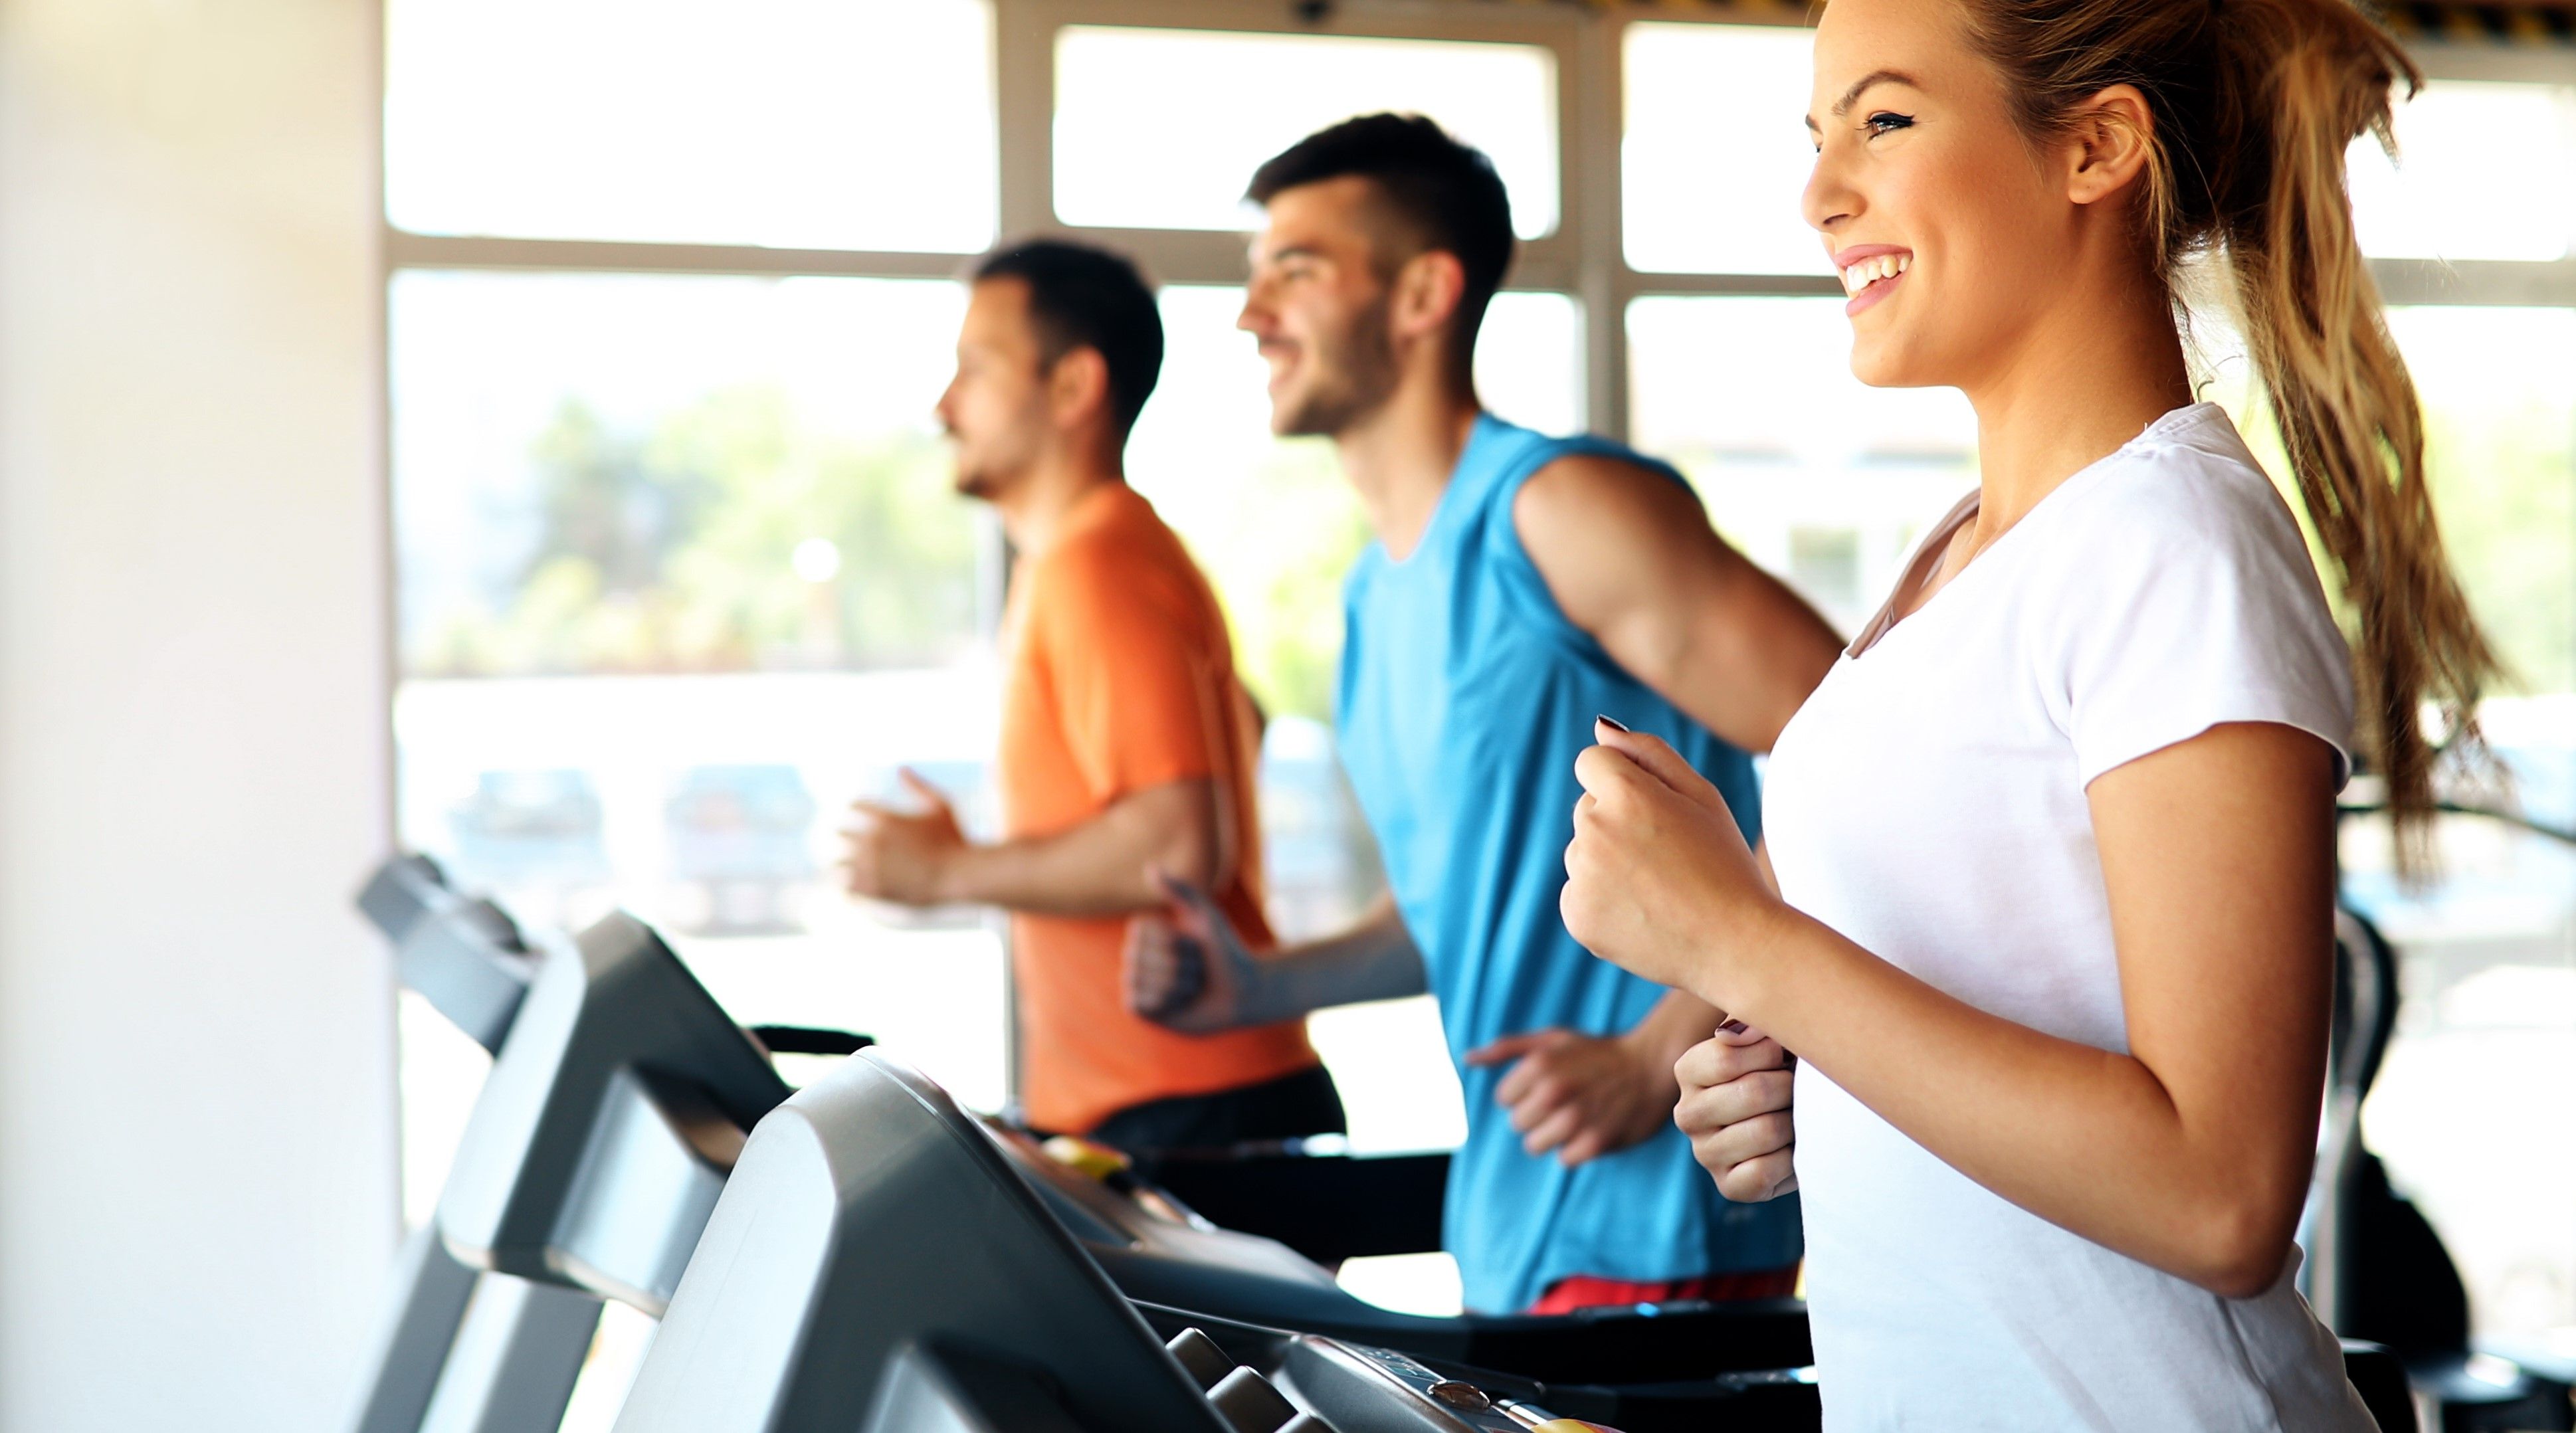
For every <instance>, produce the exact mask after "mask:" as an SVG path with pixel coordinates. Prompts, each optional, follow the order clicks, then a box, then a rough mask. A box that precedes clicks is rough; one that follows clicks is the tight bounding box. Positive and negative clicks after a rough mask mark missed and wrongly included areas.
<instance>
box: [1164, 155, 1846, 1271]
mask: <svg viewBox="0 0 2576 1433" xmlns="http://www.w3.org/2000/svg"><path fill="white" fill-rule="evenodd" d="M1250 197H1251V198H1252V199H1253V200H1254V201H1255V202H1258V203H1260V204H1262V205H1263V206H1264V207H1265V209H1266V211H1267V216H1268V224H1267V228H1266V230H1265V231H1264V232H1263V234H1262V235H1261V236H1260V238H1259V240H1258V242H1257V243H1256V244H1255V246H1254V249H1253V261H1252V278H1251V284H1250V287H1249V288H1248V290H1247V296H1246V300H1245V304H1244V310H1243V318H1242V324H1241V326H1242V327H1243V328H1245V329H1246V330H1248V331H1250V332H1251V333H1252V334H1253V335H1254V336H1255V338H1256V339H1257V340H1258V341H1259V344H1260V348H1261V352H1262V355H1263V357H1264V358H1265V359H1267V360H1268V362H1269V365H1270V398H1271V403H1272V426H1273V427H1274V428H1275V429H1276V430H1277V431H1279V432H1280V433H1283V434H1322V435H1327V436H1330V437H1331V438H1333V439H1334V440H1335V442H1336V444H1337V445H1338V447H1339V450H1340V455H1341V462H1342V467H1343V470H1344V472H1345V473H1346V474H1347V475H1348V477H1349V479H1350V481H1351V483H1352V485H1353V487H1354V488H1356V489H1357V491H1358V494H1359V498H1360V501H1361V505H1362V506H1363V508H1364V509H1365V510H1366V513H1367V516H1368V520H1369V523H1370V525H1371V526H1372V528H1373V529H1374V531H1375V534H1376V537H1377V541H1376V542H1375V543H1374V544H1372V545H1371V546H1370V547H1369V549H1368V550H1367V551H1366V552H1365V553H1364V554H1363V555H1362V556H1361V558H1360V560H1359V562H1358V564H1357V565H1356V566H1355V567H1354V568H1353V570H1352V572H1351V574H1350V578H1349V582H1348V586H1347V589H1346V596H1345V604H1346V612H1345V622H1346V626H1345V635H1344V641H1345V646H1344V650H1343V654H1342V670H1341V687H1340V693H1339V699H1338V704H1339V710H1338V727H1339V741H1340V745H1341V753H1342V760H1343V764H1344V766H1345V767H1346V769H1347V770H1348V772H1349V774H1350V777H1351V782H1352V786H1353V788H1354V789H1355V790H1356V791H1357V793H1358V795H1359V800H1360V805H1361V807H1362V809H1363V810H1364V811H1365V813H1366V815H1367V817H1368V821H1369V826H1370V829H1371V830H1372V832H1373V833H1374V834H1375V835H1376V837H1377V842H1378V846H1379V850H1380V853H1381V855H1382V856H1383V857H1384V860H1385V864H1386V869H1387V875H1388V878H1389V884H1390V886H1391V888H1392V889H1391V891H1390V896H1389V899H1388V900H1387V901H1386V902H1385V903H1383V905H1382V907H1381V909H1380V910H1378V911H1377V912H1374V913H1373V914H1372V916H1371V917H1370V918H1369V919H1367V920H1365V921H1364V922H1363V923H1362V924H1361V925H1360V926H1359V927H1358V928H1356V929H1354V930H1352V931H1350V932H1349V933H1347V934H1345V935H1343V936H1340V937H1338V938H1335V939H1332V940H1327V941H1322V942H1319V943H1315V944H1312V945H1306V946H1300V947H1293V948H1291V949H1289V950H1286V951H1281V952H1278V953H1275V954H1273V955H1268V956H1263V957H1253V956H1251V955H1249V954H1247V953H1246V952H1245V951H1244V949H1243V948H1242V946H1241V943H1240V942H1238V941H1236V940H1234V939H1233V938H1232V934H1231V932H1230V931H1228V930H1227V929H1225V927H1224V924H1223V921H1222V918H1221V917H1219V916H1217V915H1216V914H1215V912H1214V908H1213V907H1212V906H1211V905H1209V904H1208V903H1207V902H1206V901H1205V900H1204V898H1202V897H1199V896H1198V894H1197V893H1196V892H1192V891H1189V890H1187V889H1185V888H1179V887H1175V888H1174V896H1175V900H1174V906H1173V910H1172V913H1171V915H1170V917H1169V919H1168V920H1167V921H1161V922H1148V921H1138V922H1137V923H1136V924H1135V926H1134V927H1132V928H1131V936H1130V945H1129V950H1128V962H1127V966H1128V968H1127V977H1128V983H1129V999H1130V1001H1131V1003H1132V1004H1134V1005H1135V1006H1136V1008H1137V1009H1139V1010H1140V1011H1142V1012H1143V1013H1146V1014H1148V1015H1150V1016H1153V1017H1154V1018H1156V1019H1159V1020H1161V1021H1163V1022H1164V1023H1166V1024H1168V1025H1172V1026H1174V1027H1175V1028H1179V1029H1184V1030H1214V1029H1221V1028H1226V1027H1230V1026H1233V1025H1237V1024H1245V1023H1252V1022H1256V1021H1267V1020H1275V1019H1281V1018H1285V1017H1288V1016H1293V1015H1296V1014H1300V1013H1303V1012H1305V1011H1308V1010H1313V1009H1317V1008H1320V1007H1322V1006H1326V1005H1334V1004H1343V1003H1348V1002H1352V1001H1359V1000H1375V999H1385V998H1389V997H1393V996H1399V995H1407V994H1413V993H1417V992H1420V991H1422V990H1424V989H1428V990H1429V991H1430V992H1431V993H1432V994H1433V995H1434V996H1435V997H1436V998H1437V999H1438V1001H1439V1005H1440V1016H1441V1024H1442V1026H1443V1028H1444V1029H1445V1031H1446V1033H1447V1039H1448V1042H1449V1047H1450V1054H1451V1056H1452V1057H1453V1058H1454V1059H1455V1060H1456V1061H1457V1062H1458V1065H1459V1070H1460V1078H1461V1080H1462V1083H1463V1084H1464V1086H1465V1090H1466V1097H1467V1137H1466V1141H1465V1143H1464V1145H1463V1146H1462V1147H1461V1148H1460V1149H1459V1151H1458V1153H1457V1155H1456V1157H1455V1160H1454V1162H1453V1163H1452V1165H1451V1170H1450V1176H1449V1193H1448V1205H1447V1209H1446V1211H1445V1216H1444V1242H1445V1243H1446V1245H1447V1247H1448V1248H1449V1250H1450V1252H1451V1253H1452V1254H1454V1255H1455V1256H1456V1257H1457V1260H1458V1265H1459V1271H1460V1274H1461V1276H1462V1279H1463V1282H1464V1287H1465V1295H1466V1302H1467V1304H1468V1306H1469V1307H1470V1308H1477V1309H1485V1310H1493V1311H1509V1310H1518V1309H1540V1310H1547V1311H1554V1310H1561V1309H1564V1308H1569V1307H1574V1306H1579V1305H1581V1304H1586V1303H1634V1302H1659V1301H1663V1300H1668V1299H1676V1298H1727V1297H1762V1296H1770V1295H1781V1294H1786V1293H1788V1292H1789V1291H1790V1286H1791V1284H1792V1282H1793V1280H1794V1278H1795V1271H1796V1265H1797V1260H1798V1253H1799V1229H1798V1212H1797V1207H1796V1201H1795V1200H1791V1199H1783V1200H1777V1201H1773V1202H1771V1203H1768V1204H1758V1205H1752V1204H1748V1205H1737V1204H1729V1203H1728V1202H1727V1201H1726V1200H1725V1199H1724V1198H1723V1197H1722V1196H1721V1195H1719V1194H1718V1193H1717V1192H1716V1191H1715V1189H1714V1188H1713V1187H1712V1186H1711V1183H1710V1181H1709V1180H1708V1179H1707V1178H1706V1177H1705V1176H1704V1175H1702V1174H1701V1173H1700V1170H1699V1167H1698V1166H1697V1165H1696V1164H1695V1163H1694V1162H1693V1160H1692V1158H1691V1149H1690V1145H1689V1143H1688V1142H1687V1141H1686V1140H1685V1139H1684V1138H1683V1137H1682V1135H1681V1133H1680V1132H1679V1131H1678V1130H1676V1129H1675V1128H1674V1127H1673V1124H1672V1110H1673V1104H1674V1100H1675V1098H1676V1094H1677V1090H1676V1086H1675V1082H1674V1078H1673V1073H1672V1065H1673V1061H1674V1060H1675V1059H1676V1058H1677V1057H1679V1056H1680V1054H1681V1053H1682V1052H1683V1051H1684V1050H1685V1049H1687V1048H1689V1047H1690V1046H1692V1045H1694V1044H1696V1043H1698V1042H1700V1041H1702V1040H1705V1039H1707V1038H1708V1037H1709V1035H1710V1033H1711V1027H1712V1026H1713V1025H1714V1024H1715V1022H1716V1021H1717V1019H1718V1018H1719V1017H1718V1015H1717V1013H1716V1012H1715V1011H1714V1010H1713V1009H1712V1008H1711V1007H1709V1006H1708V1005H1706V1004H1705V1003H1703V1002H1701V1001H1699V1000H1697V999H1695V998H1694V997H1692V996H1690V995H1688V994H1685V993H1683V992H1680V991H1670V990H1665V989H1663V988H1661V987H1658V986H1654V985H1650V984H1648V983H1646V982H1644V981H1642V980H1639V979H1637V978H1636V977H1633V976H1630V975H1628V974H1626V973H1625V972H1622V971H1619V970H1617V969H1615V968H1614V967H1612V966H1610V965H1609V964H1608V963H1607V962H1604V961H1597V960H1594V959H1591V958H1590V957H1589V956H1588V955H1586V954H1585V952H1584V951H1583V949H1582V948H1581V947H1580V946H1578V945H1576V944H1575V942H1574V940H1573V938H1572V937H1570V936H1568V935H1567V934H1566V931H1565V926H1564V922H1563V921H1562V919H1561V918H1560V917H1559V915H1558V911H1557V897H1558V893H1559V892H1560V891H1561V890H1562V888H1563V887H1564V884H1565V868H1564V864H1563V862H1564V851H1565V846H1566V842H1567V841H1568V839H1569V838H1570V837H1571V835H1572V830H1573V827H1572V818H1571V815H1570V814H1569V813H1571V812H1572V810H1573V807H1574V801H1575V798H1576V797H1577V796H1579V795H1580V794H1581V793H1580V791H1579V790H1578V789H1577V787H1576V785H1575V781H1574V758H1575V756H1576V754H1577V753H1579V752H1581V751H1582V750H1583V748H1584V747H1586V746H1587V745H1589V744H1590V743H1591V742H1592V740H1593V737H1592V721H1593V718H1594V717H1595V716H1596V715H1608V716H1610V717H1613V718H1615V719H1617V720H1619V721H1621V722H1624V723H1626V724H1627V725H1629V726H1631V727H1634V728H1636V729H1637V730H1639V731H1648V732H1652V733H1654V734H1655V735H1657V736H1660V737H1662V738H1664V739H1665V740H1667V741H1669V742H1671V743H1672V744H1673V746H1674V747H1675V748H1676V749H1677V750H1679V751H1680V752H1681V753H1682V754H1683V755H1684V756H1685V757H1687V758H1689V760H1690V761H1691V762H1692V764H1693V765H1695V766H1696V767H1698V769H1699V770H1700V771H1701V772H1703V773H1704V774H1706V775H1707V776H1708V777H1709V778H1710V780H1712V781H1714V782H1715V783H1716V784H1717V786H1718V788H1719V789H1720V790H1721V791H1723V792H1725V793H1726V795H1727V799H1728V804H1729V805H1730V806H1731V807H1733V809H1734V810H1736V811H1737V812H1740V813H1743V816H1742V817H1741V818H1740V819H1743V820H1744V821H1745V822H1746V827H1747V829H1746V831H1745V835H1746V837H1747V838H1748V839H1753V838H1755V837H1756V836H1758V832H1757V831H1756V830H1754V829H1753V825H1754V822H1755V821H1756V819H1758V818H1757V817H1756V815H1755V813H1757V812H1758V811H1759V809H1760V807H1759V803H1758V801H1757V800H1756V799H1755V791H1754V779H1753V770H1752V762H1751V758H1750V757H1749V756H1747V754H1746V753H1747V752H1751V751H1763V750H1767V749H1768V748H1769V747H1770V745H1771V741H1772V739H1773V738H1774V737H1775V736H1776V735H1777V734H1778V733H1779V731H1780V728H1781V727H1782V726H1783V725H1784V724H1785V723H1786V722H1787V721H1788V719H1789V716H1790V714H1791V713H1792V712H1794V711H1795V710H1797V708H1798V705H1799V703H1801V702H1802V701H1804V700H1805V699H1806V696H1807V693H1808V692H1809V691H1811V690H1812V689H1813V688H1814V687H1815V684H1816V683H1817V682H1818V681H1820V680H1822V678H1823V676H1824V674H1825V671H1826V669H1827V668H1828V667H1830V666H1832V665H1833V662H1834V660H1835V658H1836V656H1837V655H1838V652H1839V644H1838V642H1837V639H1836V638H1835V636H1834V634H1833V632H1832V631H1831V630H1830V629H1829V628H1828V627H1827V626H1826V625H1825V623H1824V622H1823V620H1822V619H1820V618H1818V617H1817V616H1816V615H1815V613H1814V612H1813V611H1811V610H1810V609H1808V608H1807V607H1806V606H1805V605H1804V604H1803V603H1801V602H1800V601H1799V600H1798V599H1797V598H1796V597H1795V596H1793V595H1791V594H1790V593H1789V591H1788V590H1787V589H1786V588H1784V587H1782V586H1781V585H1780V584H1779V583H1777V582H1776V581H1774V580H1772V579H1771V578H1770V577H1769V576H1767V575H1765V574H1764V573H1763V572H1761V571H1760V570H1759V569H1758V568H1756V567H1754V566H1753V565H1752V564H1751V563H1749V562H1747V561H1746V560H1744V558H1743V557H1741V556H1740V555H1738V554H1737V553H1735V552H1734V551H1733V550H1732V549H1730V548H1728V547H1727V546H1726V544H1725V543H1724V542H1723V541H1721V540H1720V539H1719V538H1718V536H1717V534H1716V533H1715V532H1714V531H1712V530H1711V528H1710V526H1709V523H1708V518H1707V515H1706V514H1705V512H1704V511H1703V510H1702V508H1701V506H1700V504H1699V501H1698V499H1697V498H1696V497H1695V496H1694V495H1693V493H1692V492H1691V490H1690V489H1689V488H1688V487H1687V486H1686V485H1685V484H1684V483H1683V481H1682V479H1681V476H1680V475H1679V474H1678V473H1676V472H1674V471H1673V470H1672V469H1671V468H1670V467H1667V466H1665V465H1663V464H1661V463H1657V462H1654V461H1652V460H1649V459H1646V458H1643V457H1641V456H1639V455H1638V454H1636V453H1634V452H1631V451H1629V450H1628V449H1626V448H1622V447H1620V446H1618V445H1616V444H1613V443H1609V442H1606V441H1602V440H1598V439H1590V438H1572V439H1560V438H1547V437H1542V436H1540V435H1538V434H1536V433H1532V432H1529V431H1527V430H1525V429H1522V428H1516V427H1514V426H1512V425H1511V424H1509V423H1505V422H1503V421H1501V420H1499V419H1497V418H1494V417H1493V416H1491V415H1489V414H1487V413H1485V412H1484V411H1483V408H1482V405H1480V404H1479V403H1478V401H1477V398H1476V392H1475V387H1474V383H1473V380H1472V376H1471V364H1470V359H1471V357H1472V355H1473V353H1474V351H1475V339H1476V330H1477V325H1478V323H1479V321H1480V320H1481V319H1482V318H1483V316H1484V311H1485V307H1486V303H1487V301H1488V300H1490V299H1491V298H1492V296H1493V294H1494V291H1495V290H1496V289H1497V288H1498V287H1500V285H1501V283H1502V279H1503V274H1504V271H1505V269H1506V268H1507V267H1508V266H1509V264H1510V261H1511V253H1512V243H1513V239H1512V226H1511V213H1510V206H1509V202H1508V200H1507V199H1506V197H1505V195H1504V191H1503V185H1502V181H1501V180H1500V179H1499V178H1498V177H1497V176H1496V175H1495V173H1494V169H1493V166H1492V164H1491V163H1490V162H1489V161H1488V160H1487V159H1486V158H1485V156H1484V155H1483V154H1481V153H1478V152H1477V151H1475V150H1473V149H1470V148H1468V147H1467V146H1465V145H1462V144H1460V143H1458V142H1457V141H1456V140H1454V139H1452V138H1451V137H1450V136H1449V135H1448V134H1446V133H1445V132H1443V131H1442V130H1441V129H1440V127H1439V126H1437V125H1435V124H1433V123H1432V122H1431V121H1429V120H1427V119H1423V118H1420V117H1418V116H1396V115H1372V116H1368V117H1365V118H1361V119H1354V120H1350V121H1347V122H1345V123H1343V124H1339V125H1336V126H1334V127H1333V128H1331V129H1327V130H1324V131H1322V132H1321V133H1318V134H1315V135H1313V136H1311V137H1309V138H1307V139H1305V140H1303V141H1301V142H1300V143H1298V144H1297V145H1296V146H1294V147H1292V148H1291V149H1289V150H1288V151H1287V152H1285V153H1283V154H1281V155H1280V156H1278V157H1277V158H1275V159H1273V160H1271V161H1270V162H1269V163H1268V164H1266V165H1264V166H1262V168H1261V171H1260V173H1259V174H1258V175H1256V176H1255V178H1254V179H1253V183H1252V187H1251V191H1250ZM1713 400H1714V401H1723V399H1722V396H1719V395H1713ZM1782 1123H1783V1124H1785V1121H1783V1122H1782ZM1783 1137H1784V1138H1785V1134H1784V1136H1783Z"/></svg>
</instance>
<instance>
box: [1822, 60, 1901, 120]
mask: <svg viewBox="0 0 2576 1433" xmlns="http://www.w3.org/2000/svg"><path fill="white" fill-rule="evenodd" d="M1879 85H1912V86H1913V87H1914V88H1916V89H1918V90H1919V89H1921V88H1923V86H1922V84H1921V83H1920V82H1919V81H1917V80H1916V79H1915V78H1914V77H1913V76H1912V75H1909V74H1907V73H1905V72H1904V71H1903V70H1872V71H1870V72H1869V73H1868V74H1865V75H1863V76H1861V77H1860V78H1859V79H1858V80H1857V81H1855V82H1854V83H1853V84H1852V87H1851V88H1850V89H1847V90H1845V91H1843V97H1842V98H1841V99H1838V100H1836V101H1834V109H1833V115H1834V118H1836V119H1841V118H1842V117H1843V116H1844V115H1847V114H1849V113H1851V107H1852V106H1853V105H1855V104H1858V103H1859V102H1860V97H1861V96H1862V95H1865V94H1867V93H1869V91H1870V90H1871V89H1873V88H1875V87H1877V86H1879ZM1807 128H1808V129H1810V130H1812V129H1814V128H1816V117H1815V116H1814V115H1809V116H1807Z"/></svg>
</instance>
